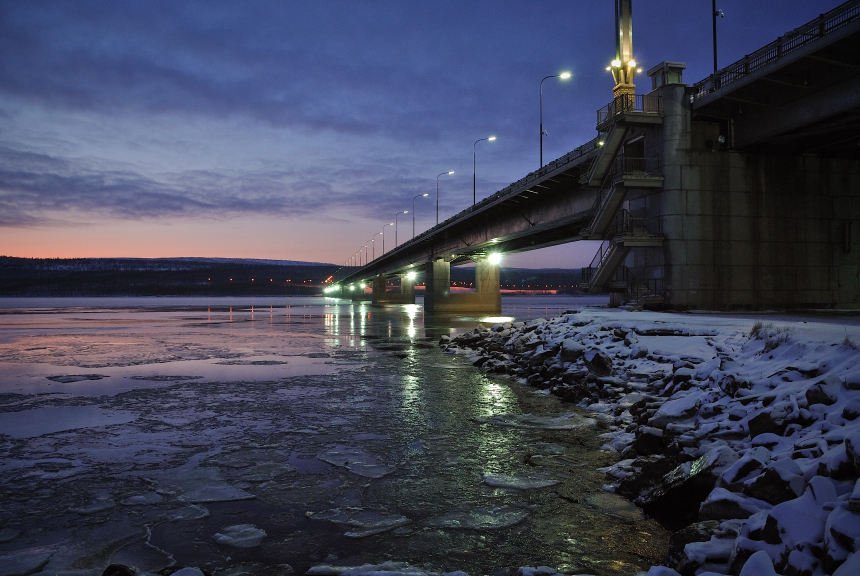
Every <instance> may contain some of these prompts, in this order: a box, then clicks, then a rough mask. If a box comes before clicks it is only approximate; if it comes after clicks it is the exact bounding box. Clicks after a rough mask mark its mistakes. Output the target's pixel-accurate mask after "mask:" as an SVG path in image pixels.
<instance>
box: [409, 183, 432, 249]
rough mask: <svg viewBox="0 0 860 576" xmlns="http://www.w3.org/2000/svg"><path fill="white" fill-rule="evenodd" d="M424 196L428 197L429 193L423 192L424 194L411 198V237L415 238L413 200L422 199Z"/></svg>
mask: <svg viewBox="0 0 860 576" xmlns="http://www.w3.org/2000/svg"><path fill="white" fill-rule="evenodd" d="M425 196H430V193H429V192H425V193H424V194H416V195H415V197H414V198H412V237H413V238H415V198H423V197H425Z"/></svg>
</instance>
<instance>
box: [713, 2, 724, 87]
mask: <svg viewBox="0 0 860 576" xmlns="http://www.w3.org/2000/svg"><path fill="white" fill-rule="evenodd" d="M717 16H719V17H720V18H723V17H724V16H725V14H723V11H722V10H717V0H711V18H712V20H713V22H714V88H716V87H717V86H716V82H717Z"/></svg>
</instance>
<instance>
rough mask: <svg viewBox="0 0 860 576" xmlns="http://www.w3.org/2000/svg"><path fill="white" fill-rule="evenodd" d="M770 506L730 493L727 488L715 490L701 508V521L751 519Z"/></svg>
mask: <svg viewBox="0 0 860 576" xmlns="http://www.w3.org/2000/svg"><path fill="white" fill-rule="evenodd" d="M770 507H771V506H770V504H768V503H767V502H763V501H761V500H756V499H755V498H750V497H748V496H742V495H740V494H736V493H735V492H730V491H728V490H726V489H725V488H714V490H713V491H712V492H711V493H710V494H708V497H707V499H706V500H705V501H704V502H702V505H701V507H699V520H730V519H744V518H749V517H750V516H752V515H753V514H755V513H757V512H761V511H762V510H765V511H766V510H769V509H770Z"/></svg>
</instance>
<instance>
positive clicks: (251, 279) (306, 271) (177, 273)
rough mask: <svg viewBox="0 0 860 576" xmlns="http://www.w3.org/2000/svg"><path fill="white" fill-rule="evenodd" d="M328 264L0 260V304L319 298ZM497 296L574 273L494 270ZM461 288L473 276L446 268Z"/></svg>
mask: <svg viewBox="0 0 860 576" xmlns="http://www.w3.org/2000/svg"><path fill="white" fill-rule="evenodd" d="M338 268H340V267H339V266H337V265H335V264H324V263H320V262H296V261H292V260H257V259H249V258H242V259H233V258H14V257H10V256H0V296H43V297H44V296H279V295H313V294H319V293H321V291H322V287H323V286H324V283H325V282H326V280H328V279H329V278H330V277H331V276H332V274H334V273H335V271H336V270H338ZM499 277H500V282H501V285H502V288H507V289H515V290H523V289H525V290H541V289H554V290H558V291H560V292H576V291H578V284H579V280H580V273H579V270H566V269H543V270H529V269H524V268H502V270H501V272H500V275H499ZM451 280H452V282H454V283H455V284H459V285H461V286H469V285H470V283H473V282H474V280H475V271H474V269H473V268H472V269H469V268H452V269H451Z"/></svg>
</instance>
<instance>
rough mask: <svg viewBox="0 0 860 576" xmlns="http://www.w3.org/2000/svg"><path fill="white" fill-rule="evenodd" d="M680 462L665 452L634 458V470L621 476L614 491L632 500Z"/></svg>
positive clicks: (649, 488) (652, 486) (648, 489)
mask: <svg viewBox="0 0 860 576" xmlns="http://www.w3.org/2000/svg"><path fill="white" fill-rule="evenodd" d="M622 456H623V454H622ZM680 463H681V462H680V461H679V459H678V458H677V457H674V456H666V455H665V454H661V455H653V456H643V457H640V458H636V460H635V461H634V462H633V467H634V469H635V470H636V471H635V472H633V473H631V474H628V475H627V476H625V477H624V478H622V479H621V481H620V482H619V483H618V486H617V487H616V488H615V492H616V493H617V494H620V495H621V496H624V497H625V498H627V499H628V500H633V499H634V498H637V497H638V496H639V495H640V494H643V493H645V492H647V491H650V490H652V489H653V488H654V487H655V486H656V485H657V483H658V482H659V481H660V480H661V479H662V478H663V476H665V475H666V474H668V473H669V472H671V471H672V470H674V469H675V468H677V467H678V465H679V464H680Z"/></svg>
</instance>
